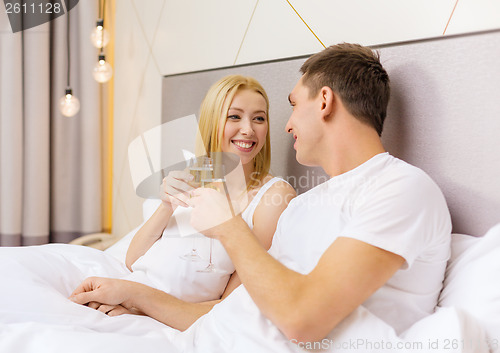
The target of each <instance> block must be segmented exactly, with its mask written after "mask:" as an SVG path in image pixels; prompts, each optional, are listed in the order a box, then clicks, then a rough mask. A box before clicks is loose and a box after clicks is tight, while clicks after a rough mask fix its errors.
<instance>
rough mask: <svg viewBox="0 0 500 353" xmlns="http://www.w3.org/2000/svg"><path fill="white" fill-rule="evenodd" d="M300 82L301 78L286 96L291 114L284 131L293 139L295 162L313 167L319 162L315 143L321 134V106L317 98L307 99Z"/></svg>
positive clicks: (306, 88) (307, 90)
mask: <svg viewBox="0 0 500 353" xmlns="http://www.w3.org/2000/svg"><path fill="white" fill-rule="evenodd" d="M302 80H303V78H301V79H300V80H299V82H297V84H296V85H295V87H294V89H293V90H292V92H291V93H290V94H289V96H288V100H289V101H290V105H291V106H292V114H291V115H290V118H289V119H288V122H287V124H286V127H285V131H286V132H288V133H290V134H292V135H293V138H294V139H295V144H294V145H293V148H294V149H295V150H296V151H297V154H296V159H297V161H298V162H299V163H300V164H303V165H307V166H315V165H318V162H319V160H317V157H318V156H317V155H318V152H319V151H318V146H317V142H318V139H319V138H320V136H321V133H322V131H321V128H322V127H321V126H320V120H321V119H319V118H318V117H319V114H318V113H319V107H321V104H320V102H319V100H318V98H317V97H314V98H310V97H309V88H308V87H307V86H305V85H304V84H303V83H302Z"/></svg>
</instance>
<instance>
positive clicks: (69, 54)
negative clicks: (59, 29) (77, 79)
mask: <svg viewBox="0 0 500 353" xmlns="http://www.w3.org/2000/svg"><path fill="white" fill-rule="evenodd" d="M69 29H70V18H69V11H68V12H66V50H67V53H66V54H67V59H68V64H67V68H68V71H67V74H66V83H67V85H66V87H68V88H69V75H70V71H71V64H70V63H71V51H70V40H69Z"/></svg>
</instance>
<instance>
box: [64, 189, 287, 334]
mask: <svg viewBox="0 0 500 353" xmlns="http://www.w3.org/2000/svg"><path fill="white" fill-rule="evenodd" d="M265 195H267V197H263V199H262V200H261V201H260V202H259V204H258V205H257V208H256V210H255V212H254V231H253V234H255V239H258V243H259V244H260V247H261V248H262V249H263V251H266V250H267V249H269V247H270V245H271V241H272V237H273V235H274V231H275V229H276V224H277V222H278V219H279V217H280V215H281V213H282V212H283V210H284V209H285V208H286V206H287V205H288V203H289V202H290V200H291V199H292V198H293V197H295V195H296V193H295V190H293V188H292V187H291V186H290V185H288V184H286V183H284V182H278V183H276V184H274V185H273V186H272V187H271V188H270V189H269V190H268V191H267V192H266V194H265ZM276 195H279V197H278V196H276ZM273 196H274V197H273ZM272 200H273V201H272ZM277 200H280V202H277ZM264 249H265V250H264ZM240 284H241V281H240V279H239V276H238V274H237V273H236V272H235V273H233V275H232V276H231V278H230V280H229V282H228V284H227V286H226V289H225V290H224V293H223V294H222V297H221V299H219V300H213V301H209V302H203V303H188V302H185V301H182V300H180V299H178V298H175V297H173V296H171V295H169V294H167V293H165V292H162V291H160V290H156V289H153V288H151V287H148V286H146V285H143V284H139V283H136V282H130V281H125V280H117V279H110V278H98V277H92V278H88V279H86V280H85V281H84V282H83V283H82V284H81V285H80V286H79V287H78V288H77V289H75V291H74V292H73V294H72V296H71V300H73V301H74V302H76V303H79V304H89V306H90V307H93V308H94V309H97V310H99V311H102V312H104V313H107V314H108V315H110V316H115V315H120V314H124V313H133V314H144V315H148V316H151V317H152V318H154V319H156V320H158V321H160V322H163V323H164V324H166V325H168V326H171V327H173V328H176V329H178V330H185V329H187V328H188V327H189V326H191V325H192V324H193V323H194V322H195V321H196V320H198V318H200V317H201V316H203V315H204V314H206V313H208V312H209V311H210V310H211V309H212V307H213V306H214V305H215V304H217V303H219V302H221V301H222V300H223V299H225V298H226V297H227V296H228V295H229V294H230V293H231V292H232V291H233V290H234V289H236V288H237V287H238V286H239V285H240Z"/></svg>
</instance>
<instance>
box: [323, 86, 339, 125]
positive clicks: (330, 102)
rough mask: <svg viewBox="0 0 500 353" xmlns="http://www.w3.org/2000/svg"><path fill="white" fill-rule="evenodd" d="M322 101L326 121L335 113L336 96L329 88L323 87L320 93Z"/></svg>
mask: <svg viewBox="0 0 500 353" xmlns="http://www.w3.org/2000/svg"><path fill="white" fill-rule="evenodd" d="M319 95H320V100H321V112H322V116H323V118H324V119H326V120H327V119H330V118H331V117H332V116H333V112H334V111H335V102H336V101H335V99H336V95H335V93H334V92H333V90H332V89H331V88H330V87H328V86H323V87H321V89H320V92H319Z"/></svg>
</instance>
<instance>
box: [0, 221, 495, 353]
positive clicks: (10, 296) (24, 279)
mask: <svg viewBox="0 0 500 353" xmlns="http://www.w3.org/2000/svg"><path fill="white" fill-rule="evenodd" d="M497 228H498V229H497V231H496V237H495V238H494V240H495V242H496V243H495V242H493V243H494V244H493V245H495V246H497V248H498V245H499V244H500V228H499V227H497ZM490 238H491V236H490ZM487 248H488V249H491V248H492V241H491V240H490V241H489V243H488V244H487ZM475 249H476V250H475V251H476V252H479V253H480V252H481V251H482V250H481V248H480V247H478V246H475ZM484 251H485V252H486V251H487V250H486V249H484ZM127 273H128V270H127V269H126V267H125V266H124V264H123V263H122V262H120V261H119V260H117V259H116V258H115V257H113V256H111V255H110V254H108V253H106V252H102V251H99V250H95V249H91V248H87V247H81V246H73V245H62V244H52V245H44V246H37V247H26V248H0V281H1V282H0V283H1V291H0V352H1V353H3V352H5V353H14V352H15V353H23V352H33V353H43V352H50V353H55V352H64V353H67V352H120V353H128V352H130V353H132V352H134V353H135V352H181V351H185V352H202V353H208V352H217V353H220V352H228V353H229V352H231V353H232V352H242V353H246V352H248V353H254V352H262V353H266V352H285V353H286V352H302V351H304V350H305V349H309V350H313V351H326V352H391V351H394V352H489V351H490V350H489V348H492V349H493V350H495V348H498V346H497V345H496V344H498V341H496V340H497V339H498V338H499V337H491V331H490V336H486V335H485V332H486V331H485V330H484V327H482V326H480V325H479V324H478V322H480V320H477V319H476V318H475V317H474V316H473V314H471V313H468V312H467V310H464V309H463V308H459V307H457V306H449V307H444V308H440V309H438V310H437V311H436V313H434V314H433V315H430V316H428V317H426V318H425V319H423V320H421V321H420V322H417V323H416V324H415V325H414V326H412V327H411V328H410V329H409V330H407V331H406V332H404V333H403V334H401V335H400V336H397V335H396V334H395V332H394V330H393V329H392V328H391V327H390V326H388V325H387V324H385V323H384V322H383V321H381V320H380V319H379V318H378V317H376V316H375V315H373V314H371V313H370V312H369V311H368V310H366V309H365V308H364V307H359V308H358V309H357V310H356V311H354V312H353V313H352V314H351V315H350V316H349V317H348V318H347V319H345V320H344V321H343V322H342V323H341V324H340V325H339V326H338V327H337V328H336V329H335V330H334V331H333V332H331V333H330V335H329V336H328V337H327V338H325V339H324V340H323V341H321V342H318V343H315V344H304V343H300V342H290V341H289V340H287V339H286V337H285V336H283V335H282V334H281V332H280V331H279V330H278V329H276V327H274V326H273V325H272V323H271V322H270V321H269V320H267V319H266V318H265V317H263V316H262V315H261V314H260V312H259V310H258V309H257V307H256V306H255V305H254V303H253V302H252V300H251V298H250V297H249V296H248V294H247V292H246V291H245V289H244V288H243V286H240V287H239V288H238V289H237V290H235V291H234V292H233V293H232V294H231V295H230V296H229V297H228V298H227V299H226V300H225V301H224V302H223V303H221V304H218V305H216V306H215V307H214V309H213V310H212V311H211V312H210V313H209V314H207V315H205V316H204V317H202V318H201V319H200V320H198V321H197V322H196V323H195V324H194V325H193V326H192V327H191V328H190V329H189V330H187V331H186V332H182V333H180V332H178V331H177V330H174V329H171V328H169V327H167V326H165V325H163V324H161V323H159V322H157V321H155V320H153V319H151V318H149V317H142V316H135V315H122V316H118V317H108V316H106V315H105V314H102V313H100V312H97V311H95V310H93V309H90V308H88V307H85V306H81V305H78V304H75V303H73V302H71V301H69V300H68V299H67V298H68V296H69V295H70V294H71V292H72V291H73V290H74V289H75V288H76V287H77V286H78V285H79V284H80V283H81V281H82V280H83V279H85V278H86V277H88V276H105V277H123V276H124V275H126V274H127ZM456 290H460V289H459V288H457V289H456ZM451 304H452V303H451ZM448 305H450V303H448ZM493 334H495V333H494V332H493Z"/></svg>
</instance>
